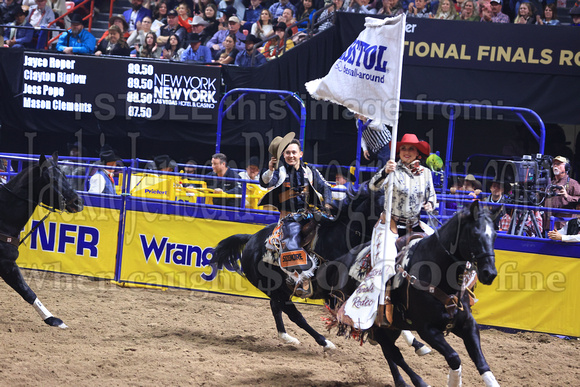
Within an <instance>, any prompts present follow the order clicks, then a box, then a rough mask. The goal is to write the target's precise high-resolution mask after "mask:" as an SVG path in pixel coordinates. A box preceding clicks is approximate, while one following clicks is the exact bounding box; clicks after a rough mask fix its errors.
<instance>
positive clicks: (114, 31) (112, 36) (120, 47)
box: [95, 25, 131, 56]
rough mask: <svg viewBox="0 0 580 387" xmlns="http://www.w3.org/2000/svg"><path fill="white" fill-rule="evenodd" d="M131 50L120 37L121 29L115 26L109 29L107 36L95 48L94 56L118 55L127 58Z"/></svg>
mask: <svg viewBox="0 0 580 387" xmlns="http://www.w3.org/2000/svg"><path fill="white" fill-rule="evenodd" d="M130 53H131V49H130V48H129V46H128V45H127V42H125V40H124V39H123V37H122V36H121V29H120V28H119V27H117V26H116V25H112V26H110V27H109V35H108V36H107V38H106V39H105V40H103V41H102V42H101V43H100V44H99V46H98V47H97V51H96V52H95V55H96V56H101V55H118V56H129V54H130Z"/></svg>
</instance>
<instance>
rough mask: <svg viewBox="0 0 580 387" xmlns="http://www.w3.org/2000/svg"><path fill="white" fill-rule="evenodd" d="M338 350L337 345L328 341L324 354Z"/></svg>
mask: <svg viewBox="0 0 580 387" xmlns="http://www.w3.org/2000/svg"><path fill="white" fill-rule="evenodd" d="M335 349H336V345H334V343H333V342H332V341H330V340H326V345H325V346H324V352H328V351H334V350H335Z"/></svg>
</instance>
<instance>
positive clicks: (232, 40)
mask: <svg viewBox="0 0 580 387" xmlns="http://www.w3.org/2000/svg"><path fill="white" fill-rule="evenodd" d="M223 45H224V49H223V50H219V51H218V52H216V54H215V56H214V60H213V61H214V62H216V63H220V64H234V62H235V60H236V56H237V55H238V53H239V50H238V49H237V48H236V35H234V34H229V35H228V36H227V37H226V40H224V43H223ZM206 48H207V47H206ZM208 50H209V48H208Z"/></svg>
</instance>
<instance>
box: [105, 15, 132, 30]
mask: <svg viewBox="0 0 580 387" xmlns="http://www.w3.org/2000/svg"><path fill="white" fill-rule="evenodd" d="M115 20H120V21H121V23H123V28H124V30H125V31H128V30H129V24H128V23H127V21H126V20H125V18H124V17H123V15H113V16H111V18H110V19H109V25H113V24H115Z"/></svg>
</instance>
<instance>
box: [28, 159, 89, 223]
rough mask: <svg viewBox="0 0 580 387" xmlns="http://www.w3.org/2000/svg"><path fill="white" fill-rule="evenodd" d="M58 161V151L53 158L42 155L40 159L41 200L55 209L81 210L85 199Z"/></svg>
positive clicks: (73, 211)
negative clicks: (73, 185) (72, 184)
mask: <svg viewBox="0 0 580 387" xmlns="http://www.w3.org/2000/svg"><path fill="white" fill-rule="evenodd" d="M57 162H58V153H56V152H55V153H54V154H53V155H52V158H51V159H46V158H45V157H44V155H41V156H40V159H39V160H38V164H39V166H40V179H41V186H42V191H41V194H40V202H41V203H42V204H44V205H46V206H48V207H52V208H54V209H55V210H61V211H67V212H72V213H75V212H80V211H82V209H83V201H82V199H81V198H80V197H79V195H78V194H77V192H76V191H75V190H74V189H73V188H72V187H71V185H70V183H69V182H68V180H67V178H66V176H65V175H64V174H63V173H62V171H61V169H60V168H59V167H58V164H57Z"/></svg>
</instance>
